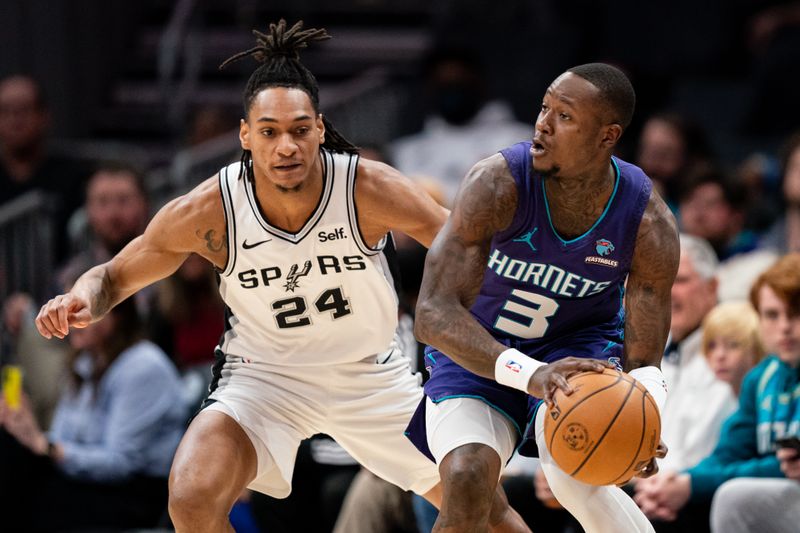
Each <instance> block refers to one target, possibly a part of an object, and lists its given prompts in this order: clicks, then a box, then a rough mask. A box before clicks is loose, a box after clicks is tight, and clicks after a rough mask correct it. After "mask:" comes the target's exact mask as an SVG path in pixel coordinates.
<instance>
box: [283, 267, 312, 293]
mask: <svg viewBox="0 0 800 533" xmlns="http://www.w3.org/2000/svg"><path fill="white" fill-rule="evenodd" d="M298 268H299V267H298V266H297V264H296V263H295V264H294V265H292V268H290V269H289V274H288V275H287V276H286V283H284V285H283V288H284V289H286V292H289V291H291V292H294V290H295V289H296V288H297V287H299V286H300V281H299V280H300V278H302V277H303V276H307V275H308V273H309V272H311V261H306V262H305V263H304V264H303V270H301V271H300V272H298V271H297V270H298Z"/></svg>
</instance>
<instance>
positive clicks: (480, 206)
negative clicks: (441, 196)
mask: <svg viewBox="0 0 800 533" xmlns="http://www.w3.org/2000/svg"><path fill="white" fill-rule="evenodd" d="M500 157H502V156H500ZM458 201H459V206H458V211H459V215H460V216H459V219H460V221H463V223H464V224H465V226H466V227H465V228H464V229H465V230H467V231H468V232H469V233H475V234H479V233H484V232H490V233H493V232H495V231H499V230H502V229H505V227H506V226H508V224H510V223H511V220H512V219H513V218H514V213H515V212H516V208H517V186H516V183H515V182H514V177H513V176H512V175H511V171H510V170H509V169H508V166H507V165H506V163H505V160H502V159H501V160H497V159H496V158H493V159H490V160H485V161H482V162H481V163H479V164H477V165H475V167H473V169H472V171H471V172H470V175H468V177H467V184H466V186H464V191H463V194H461V195H460V197H459V199H458Z"/></svg>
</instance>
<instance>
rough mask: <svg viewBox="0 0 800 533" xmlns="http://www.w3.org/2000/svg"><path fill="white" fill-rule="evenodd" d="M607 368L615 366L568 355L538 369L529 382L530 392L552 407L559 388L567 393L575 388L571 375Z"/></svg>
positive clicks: (600, 370) (601, 370)
mask: <svg viewBox="0 0 800 533" xmlns="http://www.w3.org/2000/svg"><path fill="white" fill-rule="evenodd" d="M606 368H613V366H612V365H611V364H610V363H604V362H603V361H598V360H597V359H582V358H579V357H566V358H564V359H561V360H559V361H556V362H555V363H550V364H548V365H544V366H542V367H540V368H539V369H537V370H536V372H534V373H533V376H531V380H530V382H529V383H528V394H530V395H531V396H534V397H536V398H542V399H543V400H544V401H545V403H547V405H548V406H549V407H552V405H553V395H554V394H555V392H556V391H557V390H561V391H562V392H563V393H564V394H566V395H570V394H572V391H573V388H572V385H570V384H569V381H568V380H569V378H570V376H573V375H574V374H579V373H581V372H603V370H605V369H606Z"/></svg>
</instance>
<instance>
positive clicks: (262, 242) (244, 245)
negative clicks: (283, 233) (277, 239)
mask: <svg viewBox="0 0 800 533" xmlns="http://www.w3.org/2000/svg"><path fill="white" fill-rule="evenodd" d="M271 240H272V239H264V240H263V241H258V242H254V243H253V244H247V239H245V240H244V242H243V243H242V248H244V249H245V250H249V249H250V248H255V247H256V246H258V245H260V244H264V243H265V242H269V241H271Z"/></svg>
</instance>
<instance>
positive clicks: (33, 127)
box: [0, 74, 87, 258]
mask: <svg viewBox="0 0 800 533" xmlns="http://www.w3.org/2000/svg"><path fill="white" fill-rule="evenodd" d="M49 129H50V115H49V113H48V110H47V103H46V101H45V98H44V95H43V94H42V88H41V87H40V86H39V84H38V83H37V82H36V81H35V80H34V79H33V78H30V77H28V76H23V75H18V74H15V75H11V76H7V77H5V78H2V79H0V204H3V203H6V202H8V201H10V200H13V199H15V198H18V197H19V196H21V195H22V194H24V193H26V192H28V191H31V190H34V189H39V190H42V191H44V192H46V193H48V194H49V195H50V196H51V199H52V200H53V201H54V203H55V205H54V223H55V226H54V228H55V230H56V232H57V234H63V235H65V228H66V221H67V219H68V218H69V216H70V214H71V213H72V212H73V211H74V210H75V209H77V208H78V207H79V206H80V204H81V202H82V196H81V194H76V191H78V192H80V191H82V190H83V186H82V184H83V181H84V179H85V177H86V175H87V172H86V169H85V168H83V165H80V164H78V163H77V162H75V161H73V160H70V159H68V158H65V157H59V156H56V155H54V154H53V153H51V152H50V151H49V149H48V147H47V145H46V142H47V134H48V131H49ZM66 244H67V243H66V241H65V240H63V239H62V240H57V246H56V249H55V250H53V252H54V253H55V254H56V256H57V257H58V258H63V257H64V256H65V255H66V253H67V251H68V247H67V246H66Z"/></svg>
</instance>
